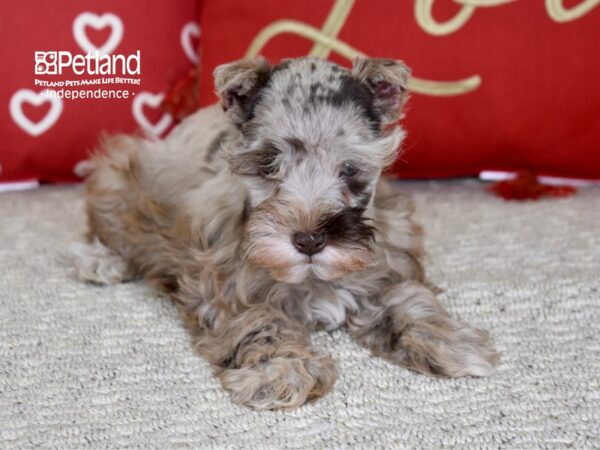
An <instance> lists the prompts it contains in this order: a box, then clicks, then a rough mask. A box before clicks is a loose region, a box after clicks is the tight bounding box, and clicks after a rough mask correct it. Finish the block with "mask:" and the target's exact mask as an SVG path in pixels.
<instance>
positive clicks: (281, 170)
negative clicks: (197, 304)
mask: <svg viewBox="0 0 600 450" xmlns="http://www.w3.org/2000/svg"><path fill="white" fill-rule="evenodd" d="M408 74H409V71H408V69H407V67H406V66H405V65H404V64H403V63H401V62H399V61H393V60H387V59H364V58H358V59H357V60H355V61H354V65H353V68H352V70H348V69H345V68H342V67H340V66H338V65H336V64H334V63H331V62H328V61H325V60H321V59H318V58H302V59H295V60H285V61H283V62H282V63H280V64H278V65H275V66H272V65H269V64H268V63H267V62H266V61H265V60H264V59H255V60H242V61H237V62H234V63H231V64H226V65H223V66H219V67H217V69H216V70H215V74H214V75H215V85H216V89H217V93H218V95H219V97H220V100H221V105H222V106H223V109H224V110H225V111H226V112H227V115H228V116H229V118H230V119H231V120H232V122H233V123H234V124H235V125H236V126H237V127H238V128H239V130H240V131H241V136H242V138H241V141H240V142H238V143H236V145H233V146H231V147H230V148H229V150H228V155H227V156H228V160H229V163H230V166H231V169H232V171H233V172H234V173H236V174H238V175H239V176H240V177H241V178H242V179H243V181H244V182H245V184H246V186H247V189H248V198H249V205H250V208H249V210H250V214H249V219H248V224H247V231H246V236H245V240H244V245H245V250H246V256H247V257H248V258H249V259H250V260H251V261H252V262H253V263H255V264H257V265H259V266H261V267H265V268H268V269H269V270H270V271H271V273H272V275H273V277H274V278H276V279H277V280H279V281H284V282H289V283H297V282H301V281H302V280H304V279H305V278H307V277H309V276H314V277H316V278H319V279H322V280H333V279H336V278H340V277H342V276H343V275H345V274H347V273H349V272H353V271H358V270H362V269H364V268H366V267H367V266H368V265H369V264H370V263H371V262H372V257H373V253H372V250H371V243H372V240H373V232H374V230H373V228H372V226H371V225H370V223H369V220H368V217H367V216H366V211H367V209H368V207H369V205H370V203H371V200H372V198H373V195H374V190H375V186H376V184H377V180H378V178H379V176H380V175H381V171H382V170H383V169H384V168H385V167H386V166H388V165H389V164H390V163H392V162H393V161H394V159H395V157H396V154H397V151H398V148H399V146H400V143H401V142H402V140H403V138H404V132H403V130H402V129H401V128H400V126H399V125H398V124H397V122H398V119H399V118H400V116H401V111H402V107H403V105H404V103H405V102H406V99H407V92H406V83H407V79H408Z"/></svg>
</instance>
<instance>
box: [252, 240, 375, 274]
mask: <svg viewBox="0 0 600 450" xmlns="http://www.w3.org/2000/svg"><path fill="white" fill-rule="evenodd" d="M248 258H249V259H250V260H251V261H252V262H253V263H254V264H256V265H257V266H259V267H263V268H265V269H268V270H269V271H270V273H271V276H272V277H273V278H274V279H275V280H277V281H281V282H284V283H291V284H296V283H301V282H302V281H304V280H305V279H306V278H307V277H308V276H309V275H310V274H311V273H312V274H313V275H314V276H315V277H316V278H318V279H320V280H323V281H333V280H336V279H338V278H341V277H343V276H344V275H347V274H348V273H351V272H357V271H360V270H364V269H366V268H367V267H369V265H370V264H371V263H372V262H373V252H372V251H371V250H370V249H368V248H366V247H352V248H343V247H337V246H334V245H328V246H326V247H325V248H324V249H323V250H322V251H321V252H319V253H317V254H315V255H313V256H312V257H309V256H307V255H304V254H302V253H300V252H298V251H297V250H296V249H295V248H294V246H293V245H292V243H291V240H290V238H289V236H287V235H286V236H280V237H273V236H270V237H261V238H259V239H257V240H256V241H254V242H253V243H252V245H251V246H250V248H249V251H248Z"/></svg>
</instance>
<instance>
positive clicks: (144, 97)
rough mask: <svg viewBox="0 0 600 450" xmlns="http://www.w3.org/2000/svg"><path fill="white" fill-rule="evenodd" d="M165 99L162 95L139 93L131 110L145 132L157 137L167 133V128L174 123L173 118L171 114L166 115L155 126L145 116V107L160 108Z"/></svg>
mask: <svg viewBox="0 0 600 450" xmlns="http://www.w3.org/2000/svg"><path fill="white" fill-rule="evenodd" d="M164 97H165V96H164V94H162V93H160V94H152V93H151V92H138V93H137V94H136V96H135V98H134V99H133V102H132V104H131V110H132V113H133V118H134V119H135V121H136V122H137V123H138V125H139V126H140V127H142V129H143V130H144V131H146V132H147V133H149V134H150V135H152V136H155V137H158V136H160V135H162V134H163V133H164V132H165V131H167V128H169V126H170V125H171V123H172V122H173V117H171V114H169V113H164V114H163V115H162V117H161V118H160V120H159V121H158V122H156V123H154V124H153V123H152V122H150V121H149V120H148V118H147V117H146V115H145V114H144V110H143V107H144V105H148V106H150V107H152V108H158V106H159V105H160V102H162V100H163V98H164Z"/></svg>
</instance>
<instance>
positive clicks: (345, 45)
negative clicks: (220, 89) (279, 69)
mask: <svg viewBox="0 0 600 450" xmlns="http://www.w3.org/2000/svg"><path fill="white" fill-rule="evenodd" d="M461 3H464V4H468V2H466V1H459V0H455V1H450V0H443V1H442V0H438V1H434V0H415V1H398V0H381V1H377V2H373V1H369V0H356V1H343V0H338V1H336V2H334V1H326V0H289V1H285V2H282V1H279V0H260V1H253V2H247V1H245V0H206V1H205V2H204V10H203V12H202V18H201V28H202V47H203V55H202V64H203V68H202V83H201V93H200V99H201V104H203V105H207V104H210V103H212V102H214V101H215V100H216V97H215V95H214V93H213V82H212V76H211V74H212V71H213V69H214V68H215V67H216V66H217V65H218V64H221V63H225V62H228V61H231V60H235V59H238V58H242V57H244V56H245V55H252V54H255V53H256V52H260V53H261V54H263V55H265V56H267V57H268V58H269V59H271V60H272V61H277V60H279V59H281V58H284V57H296V56H302V55H306V54H309V53H310V52H311V50H313V54H320V55H327V54H328V52H327V51H324V50H326V49H327V48H326V47H323V46H320V45H317V44H315V39H317V40H318V39H323V40H324V41H323V42H325V43H326V42H327V39H328V36H332V37H333V40H332V41H331V42H333V53H332V54H331V58H332V59H334V60H335V61H337V62H340V63H343V64H346V65H349V64H350V60H351V59H352V56H353V55H355V54H358V53H364V54H367V55H370V56H380V57H391V58H399V59H403V60H404V61H405V62H406V63H407V64H408V65H409V66H410V67H412V69H413V76H414V78H413V80H412V90H413V93H414V95H413V97H412V100H411V101H410V102H409V111H408V114H407V118H406V121H405V124H406V128H407V130H408V133H409V136H408V139H407V141H406V143H405V149H406V150H405V153H404V154H403V156H402V158H401V160H400V161H399V162H398V163H397V164H396V166H395V167H394V170H395V172H396V173H397V174H398V175H401V176H403V177H414V178H424V177H447V176H462V175H476V174H478V173H479V172H480V171H483V170H506V171H516V170H532V171H535V172H537V173H539V174H544V175H554V176H564V177H577V178H592V179H593V178H600V83H599V81H598V80H600V58H599V57H598V48H597V47H598V29H600V7H596V6H597V4H598V2H597V1H589V0H588V1H574V0H569V1H566V2H564V5H563V1H562V0H548V1H546V2H542V1H537V2H534V1H518V2H508V3H507V2H496V3H499V5H496V6H494V7H485V8H484V7H480V8H476V7H470V6H461V5H460V4H461ZM488 3H494V2H488ZM500 3H504V4H500ZM336 36H337V37H336ZM261 39H262V41H261ZM444 82H449V83H444Z"/></svg>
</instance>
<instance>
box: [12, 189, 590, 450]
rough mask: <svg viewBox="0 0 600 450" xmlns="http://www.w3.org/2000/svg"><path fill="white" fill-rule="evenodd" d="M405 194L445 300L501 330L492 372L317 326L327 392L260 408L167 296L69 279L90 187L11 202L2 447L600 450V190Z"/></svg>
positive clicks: (137, 286) (459, 312)
mask: <svg viewBox="0 0 600 450" xmlns="http://www.w3.org/2000/svg"><path fill="white" fill-rule="evenodd" d="M403 187H404V188H405V189H406V190H408V191H410V192H411V193H412V194H413V195H414V197H415V198H416V201H417V204H418V208H419V210H420V219H421V221H422V222H423V223H424V224H425V227H426V230H427V242H428V244H427V247H428V250H429V254H430V262H429V264H428V267H429V272H430V274H431V277H432V278H433V280H434V281H435V282H437V283H438V284H439V285H440V286H441V287H443V288H444V289H445V293H444V294H443V295H442V299H443V301H444V302H445V303H446V304H447V306H448V308H449V309H450V311H451V312H452V314H454V315H456V316H459V317H461V318H462V319H465V320H467V321H469V322H471V323H473V324H477V325H479V326H481V327H483V328H487V329H489V330H490V331H491V333H492V334H493V336H494V337H495V339H496V343H497V346H498V348H499V349H500V350H501V351H502V352H503V359H502V362H501V364H500V366H499V368H498V372H497V373H496V374H495V375H494V376H493V377H491V378H487V379H457V380H444V379H432V378H427V377H424V376H421V375H417V374H414V373H410V372H408V371H406V370H404V369H401V368H399V367H395V366H393V365H391V364H388V363H387V362H385V361H382V360H380V359H375V358H371V357H370V356H369V355H368V353H367V352H366V351H365V350H363V349H361V348H359V347H358V346H356V345H355V344H354V343H353V342H352V341H351V340H350V339H349V338H348V337H347V336H346V334H345V333H344V332H341V331H336V332H334V333H332V334H327V333H320V334H318V335H316V336H315V338H314V341H315V342H316V343H317V345H320V346H322V347H325V348H327V350H328V351H329V352H331V353H332V354H333V355H334V357H335V358H336V359H337V361H338V365H339V369H340V375H339V379H338V382H337V384H336V387H335V390H334V392H333V393H332V394H330V395H329V396H327V397H326V398H324V399H323V400H321V401H319V402H317V403H315V404H313V405H308V406H304V407H302V408H300V409H299V410H296V411H293V412H261V413H257V412H252V411H250V410H248V409H245V408H243V407H238V406H235V405H232V404H231V403H230V401H229V398H228V395H227V393H225V392H224V391H223V390H222V389H221V388H220V386H219V384H218V382H217V381H216V380H215V379H214V378H213V377H212V376H211V372H210V369H209V367H208V365H207V364H206V363H205V362H204V361H202V360H201V359H200V358H199V357H197V356H196V355H194V354H193V353H192V351H191V349H190V346H189V342H188V338H187V336H186V334H185V332H184V330H183V328H182V326H181V324H180V323H179V320H178V318H177V314H176V311H175V309H174V307H173V306H172V305H171V304H170V303H169V302H168V300H166V299H164V298H161V297H159V296H157V295H156V294H154V293H152V292H151V291H150V290H149V289H148V288H146V287H145V286H144V285H143V284H142V283H129V284H123V285H119V286H114V287H95V286H91V285H85V284H80V283H78V282H76V281H75V280H73V279H72V278H70V276H69V273H68V270H67V268H66V267H65V266H63V265H62V264H61V263H60V262H59V258H58V253H59V251H61V250H62V249H64V248H65V247H66V246H67V245H68V244H69V243H70V242H71V241H73V240H74V239H77V238H78V237H79V236H80V234H81V233H82V231H83V227H84V218H83V212H82V201H81V198H80V195H81V191H80V189H79V188H73V187H51V188H43V189H40V190H37V191H31V192H21V193H7V194H3V195H0V447H2V448H15V447H33V446H40V447H44V448H48V447H54V448H82V447H125V446H127V447H155V448H171V447H180V446H192V447H199V448H224V447H225V448H261V449H262V448H283V447H285V448H340V447H346V448H348V447H363V448H374V447H376V448H407V447H408V448H439V447H457V448H467V447H472V448H481V447H485V448H497V447H502V448H532V447H534V448H539V447H544V448H566V447H574V448H592V447H600V425H599V424H600V340H599V338H600V305H599V303H600V188H589V189H584V190H581V191H580V192H579V193H578V195H576V196H575V197H573V198H570V199H565V200H551V201H540V202H530V203H507V202H503V201H502V200H499V199H496V198H494V197H492V196H490V195H489V194H487V193H486V192H485V191H484V188H483V186H482V185H481V184H479V183H477V182H473V181H467V182H464V181H463V182H453V183H439V184H426V183H414V184H406V185H403Z"/></svg>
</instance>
